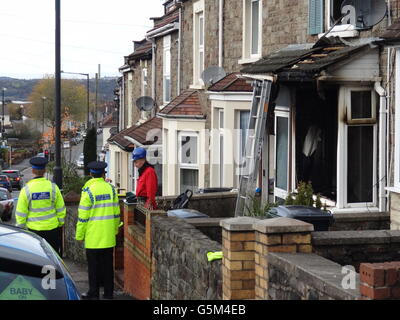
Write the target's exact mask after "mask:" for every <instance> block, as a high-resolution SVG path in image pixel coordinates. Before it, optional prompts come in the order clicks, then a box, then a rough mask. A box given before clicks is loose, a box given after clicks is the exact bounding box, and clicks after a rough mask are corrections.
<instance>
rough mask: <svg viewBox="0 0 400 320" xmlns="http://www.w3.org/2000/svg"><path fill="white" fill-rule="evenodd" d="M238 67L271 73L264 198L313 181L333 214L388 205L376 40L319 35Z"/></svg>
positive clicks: (260, 75)
mask: <svg viewBox="0 0 400 320" xmlns="http://www.w3.org/2000/svg"><path fill="white" fill-rule="evenodd" d="M241 72H242V74H243V76H245V77H247V78H252V79H255V80H256V81H269V80H262V79H273V80H272V81H273V90H272V93H271V97H270V102H271V103H270V105H269V110H268V120H267V129H266V133H265V134H266V136H265V143H264V149H263V157H262V171H261V172H262V180H263V183H262V185H269V186H270V188H264V190H263V193H264V196H265V197H267V194H266V193H267V192H268V194H269V198H270V200H272V201H278V202H279V201H283V200H284V199H285V198H286V197H287V195H288V193H289V192H293V191H294V190H295V189H296V188H297V185H298V183H299V182H300V181H306V182H308V181H310V182H311V183H312V186H313V189H314V193H315V194H321V196H322V197H323V199H324V200H323V202H326V203H327V205H328V206H329V207H331V208H332V209H333V211H335V212H346V211H349V212H350V211H354V210H356V211H357V212H361V211H364V210H368V211H385V210H386V197H385V193H386V190H385V186H386V148H387V145H386V143H387V139H386V98H385V90H384V88H383V87H382V83H381V78H380V50H379V46H378V42H377V41H376V39H371V38H366V39H357V40H356V41H353V42H351V43H350V42H348V41H345V40H343V39H341V38H338V37H331V38H326V37H322V38H321V39H320V40H319V41H318V42H316V43H315V44H309V45H308V44H307V45H291V46H288V47H286V48H284V49H281V50H279V51H277V52H274V53H272V54H270V55H268V56H266V57H264V58H263V59H261V60H259V61H258V62H256V63H253V64H252V65H250V66H247V67H245V68H243V69H242V70H241ZM271 76H272V78H270V77H271ZM270 179H272V181H273V182H274V183H273V184H272V183H268V182H269V181H270ZM272 185H273V187H272ZM265 189H267V190H265ZM271 198H273V199H271Z"/></svg>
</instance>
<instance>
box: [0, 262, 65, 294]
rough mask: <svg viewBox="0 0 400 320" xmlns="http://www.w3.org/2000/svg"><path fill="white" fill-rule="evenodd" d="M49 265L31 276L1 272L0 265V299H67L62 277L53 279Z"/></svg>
mask: <svg viewBox="0 0 400 320" xmlns="http://www.w3.org/2000/svg"><path fill="white" fill-rule="evenodd" d="M50 267H51V266H44V269H43V274H41V275H38V276H32V275H25V274H23V273H22V274H20V273H11V272H3V271H2V270H1V266H0V300H67V299H68V294H67V290H66V286H65V282H64V278H59V279H53V278H52V277H51V272H50V271H48V270H50V269H49V268H50ZM46 268H47V269H46Z"/></svg>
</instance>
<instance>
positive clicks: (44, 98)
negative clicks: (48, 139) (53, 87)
mask: <svg viewBox="0 0 400 320" xmlns="http://www.w3.org/2000/svg"><path fill="white" fill-rule="evenodd" d="M46 99H47V97H42V101H43V109H42V138H43V135H44V102H45V100H46Z"/></svg>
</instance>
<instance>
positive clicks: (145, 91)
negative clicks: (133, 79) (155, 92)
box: [142, 68, 149, 97]
mask: <svg viewBox="0 0 400 320" xmlns="http://www.w3.org/2000/svg"><path fill="white" fill-rule="evenodd" d="M148 90H149V84H148V73H147V68H143V69H142V97H144V96H147V95H148Z"/></svg>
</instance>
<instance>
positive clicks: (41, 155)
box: [36, 152, 45, 158]
mask: <svg viewBox="0 0 400 320" xmlns="http://www.w3.org/2000/svg"><path fill="white" fill-rule="evenodd" d="M36 157H41V158H44V157H45V155H44V152H39V153H38V154H37V155H36Z"/></svg>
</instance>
